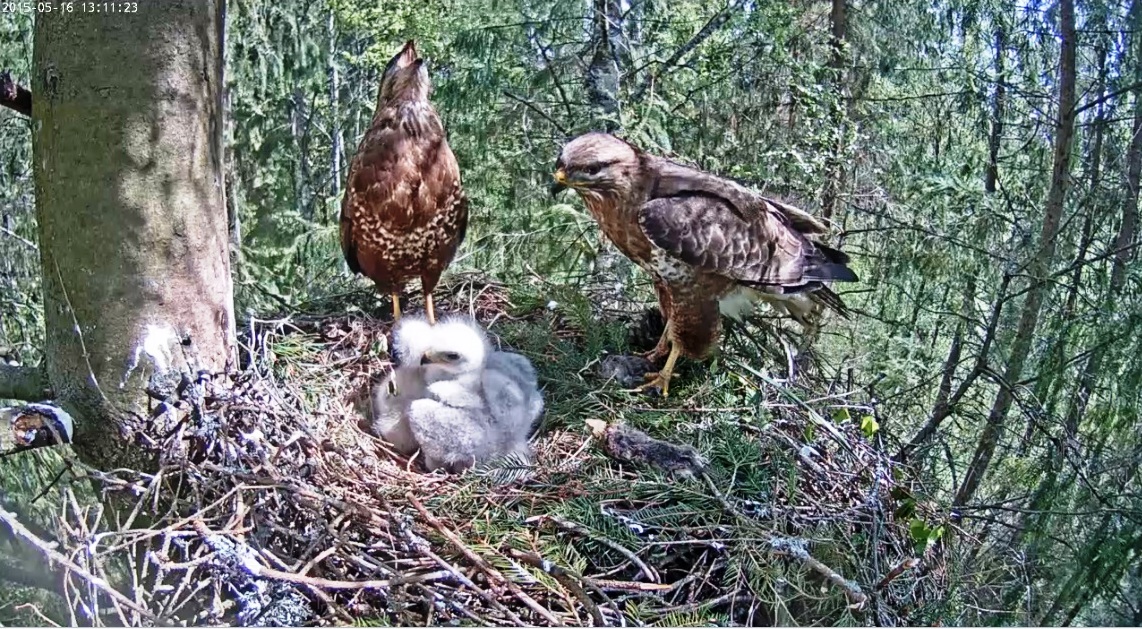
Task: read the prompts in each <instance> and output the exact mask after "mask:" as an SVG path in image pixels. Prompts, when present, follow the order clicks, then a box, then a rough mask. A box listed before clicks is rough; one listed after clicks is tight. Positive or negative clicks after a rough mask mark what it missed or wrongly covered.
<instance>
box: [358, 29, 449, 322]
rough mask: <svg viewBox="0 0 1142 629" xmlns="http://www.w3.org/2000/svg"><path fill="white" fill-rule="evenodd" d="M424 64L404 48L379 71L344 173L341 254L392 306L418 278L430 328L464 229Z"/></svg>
mask: <svg viewBox="0 0 1142 629" xmlns="http://www.w3.org/2000/svg"><path fill="white" fill-rule="evenodd" d="M430 90H431V83H430V82H429V79H428V69H427V68H425V67H424V60H423V59H421V58H419V57H418V56H417V54H416V43H415V42H413V41H411V40H410V41H409V42H408V43H406V44H405V45H404V47H403V48H401V51H400V52H399V53H397V55H396V56H395V57H393V58H392V60H391V61H389V63H388V65H387V66H386V67H385V72H384V75H383V76H382V77H381V87H380V90H379V92H378V95H377V109H376V113H374V114H373V121H372V124H371V125H370V126H369V130H368V132H366V133H365V137H364V138H363V139H362V140H361V145H360V146H359V147H357V154H356V155H355V156H354V157H353V161H352V163H351V164H350V165H349V178H348V181H347V182H346V185H345V198H344V199H343V200H342V202H341V250H342V251H343V252H344V253H345V260H346V262H348V263H349V268H350V269H351V270H352V271H353V272H354V273H362V274H364V275H365V276H366V277H368V278H369V279H371V280H373V281H374V282H375V283H376V285H377V289H378V290H380V291H381V292H382V293H389V294H391V295H392V298H393V317H394V318H395V319H400V292H401V290H402V289H404V287H405V285H407V284H408V283H409V282H410V281H411V280H413V279H417V278H419V279H420V281H421V288H422V290H423V291H424V301H425V311H426V313H427V315H428V320H429V322H431V323H435V322H436V315H435V313H434V312H433V305H432V291H433V289H434V288H436V283H437V282H438V281H439V280H440V275H441V273H443V272H444V269H445V268H446V267H447V266H448V265H449V264H450V263H451V262H452V258H453V256H455V255H456V249H458V248H459V247H460V243H461V242H463V240H464V233H465V231H466V230H467V227H468V202H467V199H466V198H465V196H464V191H463V189H462V188H461V187H460V167H459V166H458V165H457V164H456V157H455V156H454V155H453V154H452V149H451V148H449V146H448V140H447V138H446V137H445V133H444V125H443V124H442V123H441V122H440V116H439V115H437V113H436V110H435V109H433V107H432V103H430V102H429V101H428V93H429V91H430Z"/></svg>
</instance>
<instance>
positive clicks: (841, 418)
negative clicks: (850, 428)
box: [833, 408, 852, 424]
mask: <svg viewBox="0 0 1142 629" xmlns="http://www.w3.org/2000/svg"><path fill="white" fill-rule="evenodd" d="M850 419H852V415H849V409H847V408H838V409H837V410H835V411H833V421H835V422H837V423H838V424H843V423H845V422H847V421H849V420H850Z"/></svg>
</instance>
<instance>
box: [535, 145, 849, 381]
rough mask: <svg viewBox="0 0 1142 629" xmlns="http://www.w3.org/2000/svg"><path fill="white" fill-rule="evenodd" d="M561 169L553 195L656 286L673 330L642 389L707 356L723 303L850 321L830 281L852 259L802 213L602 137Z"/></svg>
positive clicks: (573, 152) (572, 149) (578, 148)
mask: <svg viewBox="0 0 1142 629" xmlns="http://www.w3.org/2000/svg"><path fill="white" fill-rule="evenodd" d="M555 168H556V170H555V175H554V177H555V184H554V186H553V189H552V191H553V192H558V191H559V190H561V189H563V188H566V187H570V188H574V189H575V190H576V191H577V192H578V193H579V195H580V196H582V197H583V201H584V203H585V204H586V205H587V210H588V211H589V212H590V213H591V216H593V217H594V218H595V220H596V221H598V223H599V225H600V226H601V227H602V229H603V233H604V234H606V235H607V238H610V239H611V242H613V243H615V245H616V246H617V247H618V248H619V250H620V251H622V252H623V254H624V255H626V256H627V257H628V258H630V259H631V260H633V261H634V262H635V263H636V264H638V265H639V266H640V267H642V269H643V270H645V271H646V272H647V273H650V275H651V277H652V278H654V288H655V292H656V293H657V295H658V305H659V308H661V309H662V316H663V319H664V320H665V321H666V330H665V331H664V332H663V334H662V339H661V340H660V341H659V342H658V346H657V347H655V348H654V350H653V351H651V352H650V353H649V354H648V355H647V358H649V359H650V360H651V361H654V362H657V361H659V360H661V359H662V357H663V356H667V358H666V365H665V366H664V367H663V368H662V370H661V371H659V372H658V373H653V374H647V380H648V381H649V382H648V383H647V384H646V385H644V386H643V387H641V388H648V387H660V388H661V389H662V395H663V396H666V395H667V394H668V393H669V386H670V376H671V374H672V373H673V371H674V364H675V362H676V361H677V360H678V357H679V356H680V355H684V356H686V357H688V358H703V357H704V356H706V355H707V354H709V352H710V350H711V349H712V348H713V346H714V344H715V343H716V342H717V340H718V338H719V337H720V335H721V312H720V309H719V305H720V303H721V302H722V301H723V300H726V301H736V300H738V298H739V297H741V296H742V295H743V293H744V294H745V295H747V296H749V297H760V298H763V299H766V300H768V301H775V302H777V303H779V304H780V305H781V306H783V307H784V308H785V309H786V310H788V311H789V312H790V313H791V314H793V315H794V317H795V318H797V319H798V321H801V322H805V321H806V319H805V317H806V315H807V314H808V311H809V310H811V309H812V308H813V304H812V301H811V300H817V301H819V302H821V303H823V304H825V305H827V306H829V307H831V308H833V309H835V310H837V311H838V312H841V313H842V314H843V313H844V305H843V304H842V303H841V301H840V297H839V296H837V295H836V293H833V292H832V291H830V290H829V289H828V288H827V287H826V286H825V285H824V282H829V281H839V282H855V281H857V276H856V274H855V273H853V272H852V271H851V270H850V269H849V268H848V267H847V266H845V264H846V263H847V262H848V256H846V255H845V254H844V253H841V252H840V251H837V250H836V249H832V248H829V247H826V246H825V245H822V244H820V243H818V242H815V241H813V240H810V238H809V237H808V236H809V235H820V234H823V233H824V232H825V230H826V227H825V225H823V224H822V223H820V222H819V221H817V220H816V219H815V218H813V217H812V216H810V215H809V214H807V213H805V212H803V211H802V210H799V209H797V208H795V207H792V206H789V205H786V204H784V203H781V202H778V201H774V200H771V199H767V198H765V197H762V196H760V195H757V194H755V193H754V192H752V191H750V190H748V189H747V188H744V187H742V186H739V185H738V184H736V183H734V182H732V181H729V180H726V179H722V178H720V177H716V176H713V175H710V174H707V173H704V172H701V171H699V170H695V169H693V168H688V167H686V166H683V165H681V164H677V163H675V162H671V161H669V160H666V159H663V158H660V157H655V156H653V155H648V154H646V153H644V152H642V151H640V150H639V149H637V148H635V147H634V146H632V145H630V144H628V143H627V142H624V141H623V140H620V139H618V138H616V137H614V136H612V135H608V134H605V133H588V134H585V135H582V136H579V137H578V138H575V139H574V140H572V141H571V142H569V143H567V145H566V146H564V147H563V151H562V153H561V154H560V156H559V161H558V162H557V163H556V164H555Z"/></svg>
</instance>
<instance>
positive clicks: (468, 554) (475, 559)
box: [404, 492, 563, 627]
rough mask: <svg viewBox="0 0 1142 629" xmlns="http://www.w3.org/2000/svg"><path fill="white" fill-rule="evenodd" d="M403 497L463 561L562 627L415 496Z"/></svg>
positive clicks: (546, 618) (553, 617)
mask: <svg viewBox="0 0 1142 629" xmlns="http://www.w3.org/2000/svg"><path fill="white" fill-rule="evenodd" d="M404 497H405V499H406V500H408V501H409V503H410V504H411V505H412V506H413V507H414V508H416V510H417V511H418V512H419V513H420V517H422V518H424V521H425V522H428V524H429V525H430V526H432V528H434V529H436V530H437V532H439V533H440V534H441V535H443V536H444V537H445V538H446V539H447V540H448V541H450V542H452V545H453V546H455V547H456V550H459V551H460V554H462V555H464V558H465V559H467V560H468V561H471V562H472V563H473V564H475V565H476V567H477V568H479V569H480V570H481V571H482V572H483V573H484V574H486V575H488V577H489V578H492V579H496V580H498V581H500V582H502V583H503V584H504V585H505V586H507V588H508V590H510V591H511V593H512V594H514V595H515V597H516V598H518V599H519V600H520V601H521V602H522V603H523V604H524V605H527V606H528V607H529V608H530V609H531V610H532V611H533V612H535V613H537V614H539V615H540V616H541V617H542V618H543V619H544V620H546V621H547V622H549V623H551V624H553V625H555V626H558V627H562V626H563V623H561V622H559V619H558V618H556V617H555V616H553V615H552V614H551V612H550V611H548V610H546V609H544V608H543V606H542V605H540V604H539V603H537V602H536V601H535V599H533V598H531V597H530V596H528V595H527V592H524V591H523V590H521V589H520V588H519V586H518V585H516V584H515V583H513V582H512V581H511V580H510V579H508V578H506V577H504V575H502V574H500V571H499V570H496V569H495V568H493V567H492V566H491V564H489V563H488V562H487V561H485V560H484V558H483V557H481V556H479V555H477V554H476V553H475V551H473V550H472V549H471V548H468V546H467V545H465V544H464V542H463V540H461V539H460V538H459V537H458V536H457V535H456V533H453V532H452V531H450V530H449V529H448V528H447V527H445V526H444V524H443V523H441V522H440V520H438V519H436V516H434V515H432V514H431V513H429V512H428V510H427V509H425V508H424V505H423V504H421V503H420V501H419V500H417V499H416V496H414V495H412V492H409V493H406V494H405V495H404Z"/></svg>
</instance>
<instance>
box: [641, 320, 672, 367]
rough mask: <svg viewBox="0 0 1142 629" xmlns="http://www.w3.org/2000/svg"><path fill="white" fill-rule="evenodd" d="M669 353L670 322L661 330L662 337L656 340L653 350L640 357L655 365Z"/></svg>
mask: <svg viewBox="0 0 1142 629" xmlns="http://www.w3.org/2000/svg"><path fill="white" fill-rule="evenodd" d="M669 351H670V322H669V321H667V322H666V327H665V328H663V330H662V336H661V337H660V338H659V339H658V345H655V346H654V349H652V350H650V351H649V352H646V353H645V354H643V355H642V357H643V358H645V359H647V360H649V361H650V362H652V363H656V362H658V361H660V360H662V357H663V356H665V355H666V354H667V353H669Z"/></svg>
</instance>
